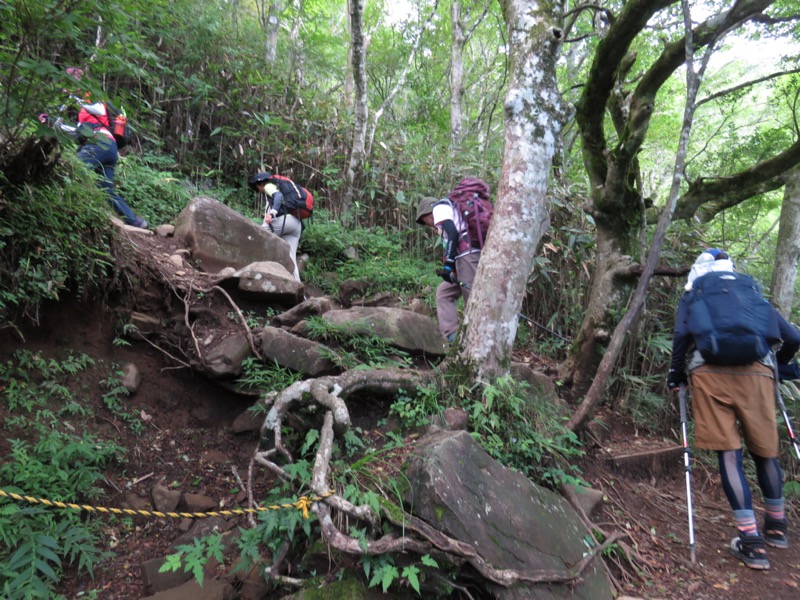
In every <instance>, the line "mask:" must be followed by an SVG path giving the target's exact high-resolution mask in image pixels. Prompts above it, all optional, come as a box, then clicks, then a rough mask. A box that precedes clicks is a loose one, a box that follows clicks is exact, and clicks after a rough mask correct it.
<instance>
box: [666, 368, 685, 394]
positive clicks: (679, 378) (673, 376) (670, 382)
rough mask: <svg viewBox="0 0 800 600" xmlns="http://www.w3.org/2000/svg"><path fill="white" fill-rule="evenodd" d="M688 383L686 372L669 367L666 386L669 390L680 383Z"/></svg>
mask: <svg viewBox="0 0 800 600" xmlns="http://www.w3.org/2000/svg"><path fill="white" fill-rule="evenodd" d="M687 383H689V380H688V378H687V377H686V373H685V372H683V371H678V370H677V369H670V370H669V373H667V387H668V388H669V389H671V390H677V389H678V388H679V387H680V386H681V385H686V384H687Z"/></svg>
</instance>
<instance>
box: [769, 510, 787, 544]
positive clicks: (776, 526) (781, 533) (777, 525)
mask: <svg viewBox="0 0 800 600" xmlns="http://www.w3.org/2000/svg"><path fill="white" fill-rule="evenodd" d="M788 530H789V522H788V521H787V520H786V519H785V518H784V519H782V520H780V521H778V520H776V519H770V518H769V517H766V518H765V519H764V541H765V542H766V543H767V544H768V545H769V546H772V547H773V548H788V547H789V536H788V535H787V532H788Z"/></svg>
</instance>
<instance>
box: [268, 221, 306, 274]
mask: <svg viewBox="0 0 800 600" xmlns="http://www.w3.org/2000/svg"><path fill="white" fill-rule="evenodd" d="M273 224H274V228H273V231H274V232H275V233H279V235H280V236H281V239H283V240H286V242H287V243H288V244H289V247H290V252H289V254H290V255H291V257H292V262H293V263H294V273H293V275H294V278H295V279H296V280H297V281H300V270H299V269H298V268H297V247H298V246H299V245H300V234H301V233H302V232H303V224H302V223H301V222H300V219H298V218H297V217H295V216H294V215H283V216H280V217H278V218H277V219H275V220H274V221H273Z"/></svg>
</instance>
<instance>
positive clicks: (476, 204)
mask: <svg viewBox="0 0 800 600" xmlns="http://www.w3.org/2000/svg"><path fill="white" fill-rule="evenodd" d="M490 193H491V189H490V188H489V184H488V183H486V182H485V181H484V180H483V179H478V178H477V177H466V178H465V179H462V180H461V181H460V182H459V184H458V185H457V186H456V187H455V188H454V189H453V191H452V192H450V194H449V195H448V199H449V200H450V202H452V203H453V206H454V207H455V209H456V210H457V211H458V212H459V214H460V215H461V219H462V220H463V221H464V223H466V224H467V235H468V236H469V243H470V245H471V246H472V247H473V248H483V246H484V243H485V242H486V236H487V235H488V233H489V222H490V221H491V220H492V212H493V211H494V207H493V206H492V203H491V201H490V200H489V194H490Z"/></svg>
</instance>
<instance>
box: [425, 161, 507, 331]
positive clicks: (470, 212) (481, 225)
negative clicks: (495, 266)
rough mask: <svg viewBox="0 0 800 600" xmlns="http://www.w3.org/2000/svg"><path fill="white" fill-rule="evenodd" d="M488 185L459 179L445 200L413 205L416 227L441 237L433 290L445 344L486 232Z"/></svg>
mask: <svg viewBox="0 0 800 600" xmlns="http://www.w3.org/2000/svg"><path fill="white" fill-rule="evenodd" d="M489 193H490V189H489V185H488V184H487V183H486V182H485V181H483V180H481V179H478V178H475V177H467V178H465V179H462V180H461V181H460V182H459V184H458V185H457V186H456V187H455V188H454V189H453V191H452V192H450V194H449V195H448V197H447V198H442V199H437V198H433V197H430V196H428V197H425V198H422V200H420V202H419V204H418V205H417V219H416V220H417V223H419V224H420V225H427V226H428V227H433V228H435V229H436V230H437V231H438V232H439V234H440V235H441V236H442V245H443V248H444V256H443V262H444V264H443V266H442V267H441V268H440V269H439V270H437V271H436V274H437V275H439V276H440V277H441V278H442V280H443V281H442V283H440V284H439V287H437V288H436V316H437V318H438V321H439V331H441V332H442V335H443V336H444V337H445V338H447V341H449V342H452V341H454V340H455V337H456V332H457V331H458V311H457V309H456V302H457V301H458V299H459V298H461V297H463V298H464V302H466V301H467V300H468V299H469V293H470V290H471V289H472V281H473V279H474V278H475V271H476V270H477V269H478V261H479V260H480V258H481V249H482V248H483V246H484V244H485V242H486V236H487V235H488V232H489V222H490V221H491V218H492V210H493V209H492V204H491V202H490V201H489Z"/></svg>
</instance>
